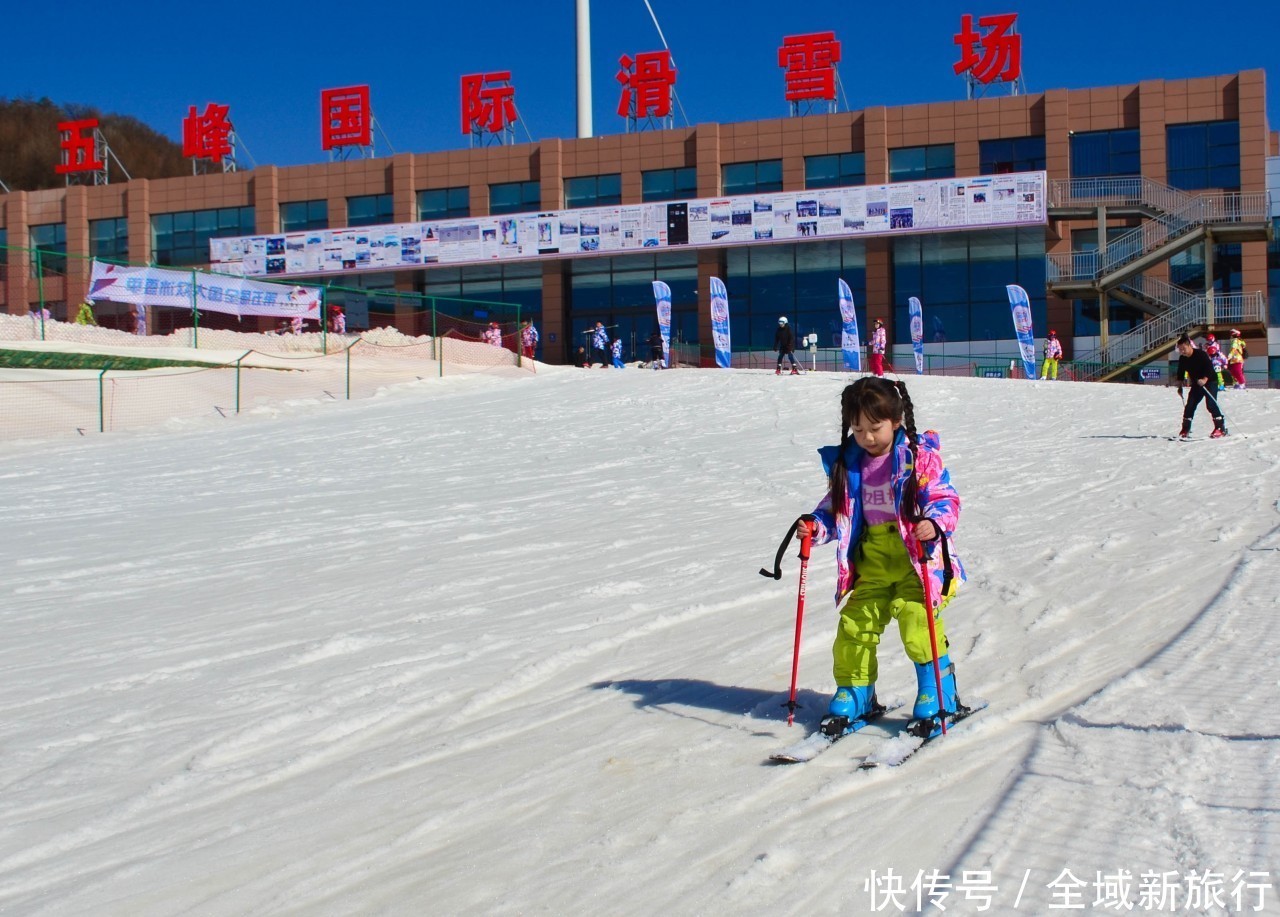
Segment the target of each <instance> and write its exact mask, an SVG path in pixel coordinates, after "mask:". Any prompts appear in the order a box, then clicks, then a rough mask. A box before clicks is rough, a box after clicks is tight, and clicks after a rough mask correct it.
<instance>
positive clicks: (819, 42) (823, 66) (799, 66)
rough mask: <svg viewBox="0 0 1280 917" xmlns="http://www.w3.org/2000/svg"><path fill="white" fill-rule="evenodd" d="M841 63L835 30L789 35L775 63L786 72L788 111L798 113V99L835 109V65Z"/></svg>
mask: <svg viewBox="0 0 1280 917" xmlns="http://www.w3.org/2000/svg"><path fill="white" fill-rule="evenodd" d="M839 62H840V42H838V41H836V33H835V32H814V33H812V34H809V35H788V36H787V37H786V38H784V39H782V47H781V48H779V49H778V66H779V67H781V68H782V69H783V70H784V71H785V74H784V76H785V79H786V99H787V101H788V102H790V103H791V113H792V114H793V115H795V114H799V113H800V111H799V106H800V103H801V102H806V103H809V105H810V106H812V105H813V104H814V103H819V104H821V103H826V104H825V105H824V106H823V107H825V108H826V109H827V110H828V111H835V102H836V64H837V63H839Z"/></svg>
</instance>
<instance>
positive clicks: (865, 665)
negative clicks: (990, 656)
mask: <svg viewBox="0 0 1280 917" xmlns="http://www.w3.org/2000/svg"><path fill="white" fill-rule="evenodd" d="M818 451H819V454H820V455H821V456H822V464H823V468H824V470H825V471H826V473H827V476H828V479H829V482H830V483H829V489H828V492H827V495H826V496H825V497H823V499H822V501H821V502H820V503H819V504H818V506H817V507H816V508H815V509H814V511H813V516H812V520H811V521H810V520H809V519H806V518H802V521H801V522H800V523H799V529H798V531H797V534H798V535H800V536H801V537H804V535H805V534H811V535H812V537H813V544H815V545H818V544H825V543H826V542H828V541H831V540H833V539H834V540H835V541H836V603H837V605H839V604H840V603H841V602H843V606H842V607H841V608H840V624H839V627H838V629H837V631H836V639H835V645H834V647H833V648H832V655H833V657H834V665H833V674H834V675H835V682H836V693H835V696H834V697H833V698H832V699H831V704H830V707H829V709H828V716H827V717H826V718H825V719H824V720H823V725H822V729H823V731H824V732H827V733H828V734H839V733H842V732H845V731H850V730H854V729H858V728H860V727H861V726H862V725H863V724H864V723H865V719H866V717H867V715H868V714H870V713H872V712H873V711H875V710H876V708H877V706H878V704H877V701H876V689H875V685H876V674H877V662H876V648H877V646H878V645H879V643H880V635H881V634H882V633H884V629H885V627H886V626H888V624H889V622H890V621H891V620H896V621H897V622H898V631H899V633H900V634H901V636H902V644H903V647H904V648H905V649H906V651H907V656H908V657H909V658H910V659H911V661H912V662H913V663H914V664H915V668H916V681H917V688H918V690H917V695H916V701H915V707H914V709H913V710H912V713H911V723H910V724H909V726H908V729H909V730H910V731H911V732H913V733H914V734H916V735H919V736H922V737H932V736H934V735H937V734H938V733H939V732H940V731H941V729H942V719H941V718H942V716H943V715H952V714H955V713H956V712H957V711H958V710H960V709H961V704H960V700H959V698H958V697H957V694H956V678H955V670H954V668H953V666H952V664H951V657H950V654H949V653H948V652H947V649H948V643H947V638H946V633H945V630H944V627H943V622H942V618H941V613H942V609H943V608H945V607H946V605H947V603H948V602H949V601H950V600H951V598H952V597H953V596H954V595H955V593H956V590H957V589H958V588H959V585H960V583H962V582H964V580H965V573H964V567H963V566H962V565H961V563H960V558H959V557H957V556H956V554H955V551H954V549H953V548H952V545H951V536H952V533H953V532H954V531H955V528H956V522H957V520H958V518H959V515H960V498H959V496H958V495H957V494H956V491H955V489H954V488H953V487H952V486H951V476H950V474H949V473H948V472H947V469H946V467H945V466H944V465H943V462H942V454H941V452H940V451H939V442H938V434H937V433H935V432H933V431H932V430H929V431H926V432H925V433H923V434H917V433H916V429H915V414H914V408H913V406H912V404H911V397H910V396H909V395H908V394H907V387H906V384H905V383H902V382H897V383H894V382H890V381H888V380H886V379H880V378H875V377H864V378H862V379H859V380H858V381H857V382H854V383H853V384H852V385H849V386H848V387H846V388H845V390H844V392H843V393H842V394H841V396H840V445H839V446H826V447H824V448H822V449H820V450H818ZM921 550H923V551H924V552H925V556H926V558H927V562H926V566H927V569H928V575H927V576H925V575H924V574H922V573H921V570H920V564H919V563H918V562H917V560H918V558H919V555H920V552H921ZM926 588H927V589H928V590H929V597H930V598H931V599H932V606H933V609H934V621H935V632H936V638H937V645H938V654H939V656H938V667H939V670H940V672H941V674H942V697H941V699H939V697H938V696H937V695H938V691H937V687H936V682H935V679H934V668H933V650H932V647H931V644H930V640H929V624H928V617H927V612H926V610H925V604H924V599H925V596H924V590H925V589H926ZM939 700H941V704H940V703H939Z"/></svg>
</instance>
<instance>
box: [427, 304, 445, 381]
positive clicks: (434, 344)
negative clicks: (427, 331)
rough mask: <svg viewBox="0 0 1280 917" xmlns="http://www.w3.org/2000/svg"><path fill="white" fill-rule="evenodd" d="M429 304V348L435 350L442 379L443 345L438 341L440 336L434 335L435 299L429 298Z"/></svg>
mask: <svg viewBox="0 0 1280 917" xmlns="http://www.w3.org/2000/svg"><path fill="white" fill-rule="evenodd" d="M428 301H429V302H430V303H431V346H432V347H433V348H434V349H435V352H436V359H438V360H439V361H440V376H439V378H441V379H443V378H444V345H443V344H442V343H441V341H440V336H439V335H438V334H436V298H435V297H434V296H432V297H429V298H428Z"/></svg>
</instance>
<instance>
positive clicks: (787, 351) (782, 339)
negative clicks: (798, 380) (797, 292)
mask: <svg viewBox="0 0 1280 917" xmlns="http://www.w3.org/2000/svg"><path fill="white" fill-rule="evenodd" d="M773 349H774V350H776V351H778V368H777V369H776V370H775V371H774V373H773V374H774V375H775V376H781V375H782V358H783V357H786V358H787V359H788V360H790V361H791V375H793V376H798V375H800V370H799V369H797V368H796V355H795V353H794V352H793V351H794V350H795V349H796V333H795V332H794V331H792V330H791V326H790V325H788V324H787V317H786V316H785V315H784V316H782V317H781V318H779V319H778V331H777V333H775V334H774V336H773Z"/></svg>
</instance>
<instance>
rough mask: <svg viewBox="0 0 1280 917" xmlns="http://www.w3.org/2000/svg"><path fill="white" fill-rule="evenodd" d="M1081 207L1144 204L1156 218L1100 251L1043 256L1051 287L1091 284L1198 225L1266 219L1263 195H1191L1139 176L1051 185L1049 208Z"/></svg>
mask: <svg viewBox="0 0 1280 917" xmlns="http://www.w3.org/2000/svg"><path fill="white" fill-rule="evenodd" d="M1081 203H1088V204H1095V205H1096V204H1101V205H1106V204H1112V205H1115V204H1119V203H1123V204H1129V205H1133V204H1137V203H1143V204H1147V205H1148V206H1150V207H1151V208H1152V209H1153V210H1155V211H1157V212H1158V214H1157V215H1156V216H1154V217H1152V218H1151V219H1149V220H1145V221H1143V223H1142V225H1140V226H1137V227H1134V228H1133V229H1131V230H1130V231H1129V232H1127V233H1124V234H1123V235H1121V236H1120V237H1118V238H1116V239H1113V240H1112V241H1110V242H1108V243H1107V248H1106V251H1104V252H1098V251H1070V252H1062V253H1058V254H1051V255H1046V256H1045V269H1046V277H1047V279H1048V280H1049V281H1050V282H1054V281H1065V280H1074V281H1085V282H1094V281H1096V280H1098V279H1100V278H1101V277H1103V276H1104V275H1106V274H1109V273H1112V272H1114V271H1116V270H1118V269H1119V268H1122V267H1124V266H1125V265H1126V264H1130V263H1132V262H1133V261H1136V260H1137V259H1139V258H1141V257H1142V256H1143V255H1146V254H1147V253H1149V252H1151V251H1153V250H1155V249H1157V248H1159V247H1160V246H1162V245H1165V244H1167V243H1169V242H1172V241H1176V240H1177V239H1179V238H1181V237H1182V236H1184V235H1186V234H1188V233H1190V232H1193V231H1195V230H1196V229H1198V228H1200V227H1202V226H1207V225H1211V224H1212V225H1221V224H1231V223H1243V222H1264V221H1266V220H1268V219H1269V218H1270V204H1269V197H1268V194H1267V192H1265V191H1251V192H1248V193H1239V192H1220V193H1213V194H1199V195H1191V194H1187V193H1185V192H1183V191H1179V190H1177V189H1175V188H1171V187H1169V186H1168V185H1164V184H1161V183H1160V182H1156V181H1152V180H1151V179H1149V178H1141V177H1137V176H1133V177H1125V178H1072V179H1059V180H1057V181H1052V182H1050V183H1049V205H1050V207H1053V206H1065V205H1067V204H1081Z"/></svg>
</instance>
